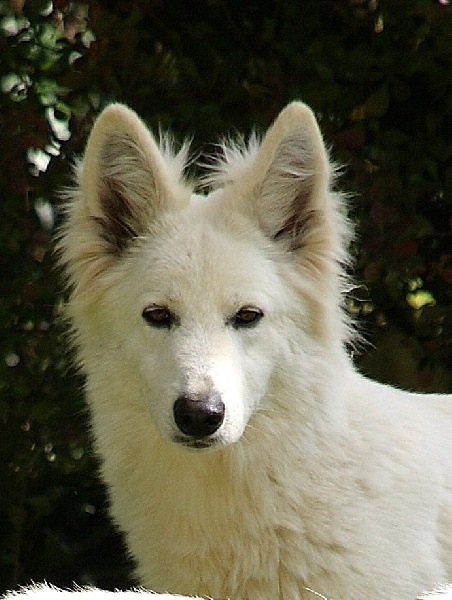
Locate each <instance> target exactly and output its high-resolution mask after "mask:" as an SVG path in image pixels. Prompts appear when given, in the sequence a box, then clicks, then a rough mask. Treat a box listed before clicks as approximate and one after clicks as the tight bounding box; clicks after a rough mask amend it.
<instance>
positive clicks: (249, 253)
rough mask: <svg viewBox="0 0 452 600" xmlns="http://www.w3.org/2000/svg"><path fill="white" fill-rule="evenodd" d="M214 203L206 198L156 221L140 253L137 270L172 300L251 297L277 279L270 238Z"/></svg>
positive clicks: (274, 284) (274, 282)
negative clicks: (202, 201) (225, 214)
mask: <svg viewBox="0 0 452 600" xmlns="http://www.w3.org/2000/svg"><path fill="white" fill-rule="evenodd" d="M216 208H217V207H215V206H212V205H211V203H210V200H208V199H207V200H206V201H205V206H200V205H199V204H198V203H197V204H196V205H194V206H191V207H187V209H186V210H184V211H181V212H179V213H175V214H169V215H166V216H165V217H164V218H163V219H162V220H161V221H160V223H156V226H155V227H154V228H153V231H152V234H151V235H150V236H149V238H148V239H147V240H146V239H145V240H143V243H144V244H145V246H146V252H145V253H139V259H140V261H141V264H140V269H139V271H140V273H141V274H142V276H143V278H144V279H145V280H147V281H149V284H150V286H151V287H152V288H153V290H157V289H158V290H159V291H160V293H161V295H162V296H164V297H169V298H173V299H175V298H178V297H180V296H181V295H186V296H187V297H188V296H190V297H194V296H199V295H200V294H201V295H203V296H204V297H205V298H206V299H207V298H208V297H213V296H222V297H225V298H226V297H227V298H234V297H237V301H239V298H241V297H244V296H245V297H248V298H249V301H250V302H251V301H252V300H253V294H254V295H257V293H258V291H257V290H259V291H260V292H264V290H265V289H269V290H270V289H272V288H273V289H274V287H275V286H276V285H277V284H278V274H277V269H276V268H275V267H276V265H274V264H273V263H272V261H271V254H272V252H271V244H270V242H269V240H266V239H265V237H264V236H263V235H262V234H261V233H260V232H259V231H258V230H257V229H255V228H253V227H252V225H251V224H250V223H249V222H248V221H247V220H246V219H245V218H241V217H240V215H229V216H227V217H225V216H224V212H223V211H221V210H216ZM264 293H265V292H264Z"/></svg>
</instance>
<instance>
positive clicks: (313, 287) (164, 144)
mask: <svg viewBox="0 0 452 600" xmlns="http://www.w3.org/2000/svg"><path fill="white" fill-rule="evenodd" d="M171 146H172V145H171V143H170V142H169V140H168V138H166V139H162V140H160V144H159V143H157V141H156V140H155V139H154V137H153V136H152V135H151V134H150V133H149V131H148V130H147V129H146V127H145V126H144V124H143V123H142V122H141V121H140V119H139V118H138V117H137V116H136V114H135V113H133V112H132V111H131V110H129V109H128V108H126V107H124V106H122V105H118V104H114V105H111V106H110V107H108V108H107V109H106V110H105V111H104V112H103V113H102V114H101V115H100V117H99V118H98V120H97V121H96V123H95V125H94V128H93V131H92V133H91V136H90V138H89V141H88V144H87V148H86V152H85V156H84V158H83V161H82V162H81V164H80V166H79V168H78V175H77V177H78V189H77V191H76V192H75V193H73V194H72V196H71V198H70V202H69V203H68V216H67V220H66V224H65V226H64V228H63V230H62V235H61V240H60V250H61V255H62V261H63V263H64V265H65V269H66V273H67V276H68V280H69V285H70V288H71V299H70V308H69V312H70V316H71V318H72V321H73V325H74V330H75V337H76V340H77V344H78V347H79V355H80V360H81V362H82V364H83V367H84V369H85V371H86V373H87V376H88V390H92V391H91V392H90V393H91V396H92V399H91V403H92V404H93V405H95V404H96V402H100V400H97V399H96V395H99V396H102V400H101V401H102V402H103V403H104V404H105V403H106V402H108V401H109V400H108V399H107V400H105V395H107V396H109V397H112V398H118V399H114V400H113V399H112V400H111V402H112V406H111V411H115V410H116V411H120V406H121V402H125V401H127V402H132V401H133V402H135V403H137V404H139V405H140V406H142V407H146V410H148V411H149V413H150V415H151V417H152V422H153V424H154V425H155V427H156V429H157V430H158V432H159V433H160V435H161V436H162V437H163V438H164V439H166V440H169V441H172V442H176V443H180V444H184V445H186V446H191V447H194V448H205V447H212V446H217V445H224V444H229V443H232V442H236V441H237V440H238V439H239V438H240V437H241V436H242V434H243V432H244V429H245V427H246V426H247V424H248V423H249V422H250V417H251V415H252V414H254V413H255V412H256V411H259V410H260V411H262V410H265V409H266V408H267V409H269V410H271V407H270V406H269V404H270V403H271V402H272V401H276V400H275V399H276V398H278V397H279V395H281V394H282V395H284V393H286V394H293V391H290V390H286V391H285V390H283V389H282V387H284V386H286V387H290V385H289V386H288V384H287V383H286V384H282V383H281V382H282V381H289V380H290V379H291V378H293V377H295V376H296V375H295V371H297V372H299V371H300V369H301V370H303V369H305V371H306V377H307V378H306V384H305V385H306V388H307V389H308V388H309V386H310V385H314V384H313V383H312V384H311V383H309V382H310V381H313V379H316V377H317V379H318V374H317V375H315V374H314V375H309V374H308V372H309V370H312V371H314V370H315V369H316V368H317V367H318V365H317V363H316V361H315V359H313V358H312V355H316V354H319V353H320V352H321V351H322V350H321V348H322V349H323V350H325V349H327V347H329V346H335V345H337V344H341V343H342V341H343V338H344V335H345V330H346V327H345V326H344V319H343V317H342V316H341V313H340V309H339V308H338V304H339V302H340V280H341V269H340V263H341V262H342V261H344V260H345V258H346V256H345V253H344V250H343V248H344V237H345V236H346V234H347V225H346V221H345V219H344V217H343V216H342V214H341V210H340V208H339V206H338V204H339V202H338V201H339V196H337V195H336V194H334V193H332V192H331V191H330V186H331V178H332V168H331V166H330V163H329V160H328V156H327V152H326V150H325V147H324V144H323V141H322V137H321V134H320V131H319V128H318V126H317V123H316V120H315V118H314V116H313V114H312V112H311V111H310V109H309V108H308V107H306V106H305V105H304V104H301V103H292V104H290V105H289V106H287V107H286V108H285V109H284V110H283V111H282V112H281V114H280V115H279V116H278V118H277V119H276V121H275V122H274V124H273V125H272V126H271V128H270V129H269V130H268V132H267V134H266V135H265V137H264V138H263V140H262V141H261V142H260V141H258V140H257V138H256V137H255V136H252V137H251V139H250V141H249V142H248V144H232V143H231V144H229V143H227V144H224V145H223V155H224V156H223V159H221V160H218V161H217V162H216V163H215V164H214V165H213V166H211V167H210V174H209V175H208V177H207V178H206V181H207V184H208V186H209V189H210V190H211V191H210V192H209V193H208V194H207V193H206V194H195V193H193V186H191V185H190V184H189V183H188V182H186V181H185V180H184V177H183V171H184V166H185V164H186V156H187V149H186V147H185V146H184V147H183V148H182V150H181V151H180V152H178V153H175V152H173V151H172V149H171ZM309 355H311V356H310V358H308V356H309ZM314 365H315V366H314ZM100 388H102V390H103V391H102V393H100V392H99V389H100ZM106 388H108V389H109V390H110V391H109V393H108V394H105V389H106Z"/></svg>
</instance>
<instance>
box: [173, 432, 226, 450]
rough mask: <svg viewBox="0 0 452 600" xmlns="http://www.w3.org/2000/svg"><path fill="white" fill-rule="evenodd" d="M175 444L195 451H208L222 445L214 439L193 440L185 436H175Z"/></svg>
mask: <svg viewBox="0 0 452 600" xmlns="http://www.w3.org/2000/svg"><path fill="white" fill-rule="evenodd" d="M173 442H174V443H175V444H180V445H181V446H185V447H186V448H192V449H194V450H208V449H212V448H214V447H216V446H218V445H220V443H219V441H218V439H216V438H214V437H203V438H191V437H186V436H183V435H176V436H174V438H173Z"/></svg>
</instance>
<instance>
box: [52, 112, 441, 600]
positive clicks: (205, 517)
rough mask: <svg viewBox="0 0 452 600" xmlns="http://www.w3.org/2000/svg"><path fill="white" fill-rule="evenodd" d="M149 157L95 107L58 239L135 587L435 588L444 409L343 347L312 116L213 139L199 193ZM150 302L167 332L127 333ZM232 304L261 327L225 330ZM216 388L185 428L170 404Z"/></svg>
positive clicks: (129, 120) (143, 136) (285, 593)
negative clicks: (195, 421) (382, 378)
mask: <svg viewBox="0 0 452 600" xmlns="http://www.w3.org/2000/svg"><path fill="white" fill-rule="evenodd" d="M165 147H166V151H165V153H162V152H161V151H160V150H159V148H158V144H157V143H156V142H155V141H154V138H153V137H152V136H151V134H150V133H149V132H148V131H147V130H146V128H145V126H144V125H143V123H142V122H141V121H140V120H139V119H138V117H137V116H136V115H135V114H134V113H133V112H132V111H130V110H129V109H127V108H126V107H124V106H121V105H112V106H110V107H109V108H107V109H106V110H105V111H104V112H103V113H102V114H101V116H100V117H99V119H98V121H97V122H96V124H95V126H94V129H93V132H92V134H91V137H90V139H89V142H88V145H87V149H86V153H85V157H84V160H83V162H82V164H81V165H80V166H79V170H78V184H79V186H78V189H77V191H76V192H75V193H73V194H72V196H71V198H70V202H69V204H68V216H67V224H66V226H65V229H64V230H63V232H62V236H61V241H60V250H61V254H62V262H63V263H64V265H65V268H66V273H67V276H68V282H69V286H70V289H71V298H70V303H69V316H70V319H71V321H72V325H73V330H74V342H75V345H76V347H77V352H78V358H79V361H80V365H81V368H82V369H83V371H84V373H85V374H86V376H87V384H86V392H87V400H88V404H89V407H90V410H91V416H92V426H93V432H94V437H95V441H96V446H97V450H98V451H99V453H100V455H101V457H102V459H103V466H102V475H103V477H104V479H105V481H106V483H107V485H108V487H109V490H110V497H111V512H112V514H113V517H114V518H115V520H116V522H117V523H118V525H119V526H120V527H121V529H122V530H124V531H125V533H126V536H127V542H128V546H129V549H130V552H131V553H132V555H133V556H134V557H135V558H136V560H137V565H138V566H137V575H138V578H139V581H140V583H141V584H143V585H145V586H147V587H149V588H152V589H155V590H157V591H161V592H167V591H169V592H173V593H182V594H188V595H195V594H200V595H203V594H206V595H210V596H213V597H218V598H225V597H231V598H233V599H234V600H276V599H277V598H279V599H281V600H298V599H301V598H303V599H305V598H306V599H311V598H312V593H311V592H309V591H308V590H307V588H311V589H313V590H316V591H317V592H319V593H320V594H323V595H324V596H326V597H327V598H331V599H332V600H358V599H361V598H366V599H372V600H379V599H387V598H391V599H394V600H405V599H413V598H415V597H416V595H418V594H420V593H421V592H422V590H424V589H429V588H432V587H433V586H434V585H436V584H438V583H441V582H445V581H447V580H452V542H451V539H452V537H451V531H452V402H451V398H447V397H440V396H433V395H431V396H421V395H418V394H409V393H406V392H402V391H399V390H396V389H393V388H390V387H386V386H383V385H379V384H378V383H375V382H372V381H369V380H367V379H365V378H363V377H362V376H361V375H359V374H358V373H357V372H356V371H355V370H354V368H353V366H352V364H351V362H350V359H349V358H348V356H347V353H346V351H345V350H344V343H345V341H346V340H347V338H348V336H349V325H348V323H347V319H346V318H345V317H344V314H343V312H342V310H341V304H342V299H341V295H342V291H343V289H344V277H343V274H342V266H343V264H344V263H345V262H346V260H347V256H346V252H345V251H344V248H345V245H346V241H347V239H348V236H349V231H348V224H347V222H346V219H345V217H344V215H343V211H344V207H343V202H342V197H341V196H340V195H339V194H337V193H333V192H332V191H331V180H332V174H333V173H332V168H331V167H330V163H329V160H328V156H327V153H326V151H325V148H324V144H323V141H322V138H321V135H320V132H319V129H318V126H317V124H316V121H315V118H314V116H313V114H312V113H311V111H310V110H309V109H308V108H307V107H306V106H304V105H303V104H300V103H293V104H291V105H289V106H288V107H286V108H285V109H284V110H283V111H282V113H281V114H280V116H279V117H278V119H277V120H276V121H275V123H274V124H273V126H272V127H271V128H270V129H269V131H268V132H267V134H266V136H265V137H264V139H263V141H262V143H260V144H259V143H258V142H256V141H255V140H254V141H253V142H252V143H251V144H250V145H249V147H245V146H243V145H242V146H240V145H239V146H237V147H234V146H228V148H227V150H226V153H225V155H226V159H225V161H224V162H223V163H221V164H219V165H217V166H215V168H214V169H213V175H211V176H209V177H208V180H209V182H210V184H211V186H212V188H213V189H212V191H211V192H210V194H209V195H207V196H199V195H196V194H194V193H193V192H192V187H191V186H190V185H189V184H188V183H187V182H185V181H184V178H183V174H182V166H181V165H182V159H183V153H182V154H179V155H178V156H176V157H174V158H171V156H170V153H169V151H168V144H166V146H165ZM154 305H157V306H164V307H168V309H169V310H170V311H171V313H172V315H173V316H174V320H173V321H172V325H171V327H169V328H155V327H153V326H150V325H149V324H148V323H146V322H145V320H144V319H143V317H142V312H143V310H144V309H145V308H147V307H150V306H154ZM247 306H252V307H256V308H258V309H259V310H261V311H262V312H263V315H264V316H263V317H262V319H261V320H260V321H259V322H258V323H257V324H256V325H255V326H254V327H250V328H236V327H234V326H232V325H231V319H233V318H234V315H236V313H237V312H238V311H239V310H240V309H241V308H242V307H247ZM214 393H216V394H217V395H218V394H219V395H220V396H221V399H222V401H223V403H224V405H225V415H224V421H223V423H222V425H221V427H219V429H218V430H217V431H215V432H214V433H213V434H212V435H210V436H209V437H208V438H205V439H202V440H199V439H194V438H193V437H190V435H185V434H183V433H181V431H180V429H179V428H178V426H177V425H176V422H175V418H174V416H173V406H174V403H175V401H176V399H177V398H179V397H180V396H181V395H184V394H185V395H191V396H193V395H195V394H198V395H204V396H209V397H210V396H211V395H213V394H214ZM186 445H191V446H192V447H188V448H187V447H186ZM202 445H209V448H207V449H206V448H204V449H203V448H197V447H196V446H202Z"/></svg>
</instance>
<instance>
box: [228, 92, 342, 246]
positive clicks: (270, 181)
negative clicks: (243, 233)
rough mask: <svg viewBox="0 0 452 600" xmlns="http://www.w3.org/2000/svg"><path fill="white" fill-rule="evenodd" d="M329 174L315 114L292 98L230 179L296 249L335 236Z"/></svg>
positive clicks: (271, 231)
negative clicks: (291, 101) (257, 146)
mask: <svg viewBox="0 0 452 600" xmlns="http://www.w3.org/2000/svg"><path fill="white" fill-rule="evenodd" d="M331 174H332V167H331V165H330V161H329V158H328V154H327V151H326V149H325V145H324V142H323V139H322V135H321V133H320V130H319V127H318V125H317V121H316V119H315V117H314V114H313V113H312V111H311V109H310V108H309V107H308V106H306V105H305V104H303V103H301V102H293V103H291V104H289V105H288V106H286V108H284V109H283V110H282V112H281V113H280V114H279V116H278V117H277V119H276V120H275V121H274V123H273V125H272V126H271V127H270V128H269V130H268V131H267V133H266V135H265V137H264V138H263V140H262V143H261V145H260V147H259V148H258V149H257V150H255V154H254V156H253V154H251V155H248V156H246V163H245V164H244V165H243V166H242V168H241V169H240V172H237V177H236V178H234V177H232V178H231V179H232V181H231V183H232V185H233V187H234V190H235V194H234V195H235V196H236V197H237V198H242V201H243V200H244V201H245V206H244V207H243V208H245V210H248V211H249V210H251V211H252V214H253V215H254V217H257V219H258V221H259V225H260V227H261V228H262V230H263V231H264V232H265V234H266V235H267V236H268V237H270V238H272V239H274V240H276V241H278V242H280V243H283V244H285V246H286V247H287V248H288V249H291V250H298V249H299V248H301V247H306V246H309V247H311V248H312V246H313V245H317V246H319V245H320V244H323V243H324V242H327V238H329V239H330V243H331V241H333V238H334V237H336V236H335V235H334V234H335V233H337V232H335V231H334V229H335V224H334V220H335V214H334V213H335V212H336V211H335V208H334V206H332V200H333V198H332V195H331V194H330V192H329V188H330V181H331ZM333 203H334V202H333ZM318 249H319V250H320V247H319V248H318ZM323 250H325V247H323Z"/></svg>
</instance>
